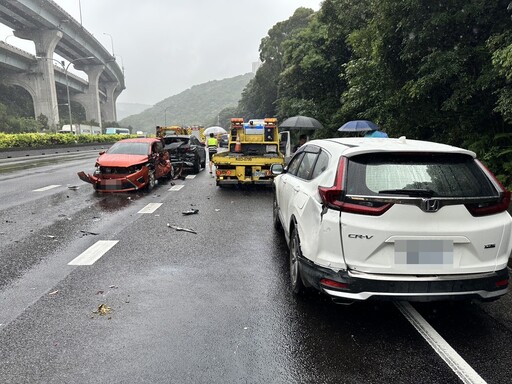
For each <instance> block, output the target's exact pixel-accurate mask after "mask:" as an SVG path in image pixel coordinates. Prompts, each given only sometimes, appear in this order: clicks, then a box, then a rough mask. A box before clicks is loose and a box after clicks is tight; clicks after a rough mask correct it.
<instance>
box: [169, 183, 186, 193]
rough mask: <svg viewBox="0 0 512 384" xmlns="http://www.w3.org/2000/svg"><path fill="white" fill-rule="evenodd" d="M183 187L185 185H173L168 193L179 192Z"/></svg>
mask: <svg viewBox="0 0 512 384" xmlns="http://www.w3.org/2000/svg"><path fill="white" fill-rule="evenodd" d="M184 186H185V184H181V185H173V186H172V187H171V189H169V191H179V190H180V189H181V188H183V187H184Z"/></svg>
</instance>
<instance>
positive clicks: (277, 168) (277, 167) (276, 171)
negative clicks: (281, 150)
mask: <svg viewBox="0 0 512 384" xmlns="http://www.w3.org/2000/svg"><path fill="white" fill-rule="evenodd" d="M270 172H271V173H272V175H274V176H277V175H280V174H281V173H283V172H284V167H283V166H282V165H281V164H272V165H271V166H270Z"/></svg>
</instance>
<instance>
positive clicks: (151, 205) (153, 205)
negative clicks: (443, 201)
mask: <svg viewBox="0 0 512 384" xmlns="http://www.w3.org/2000/svg"><path fill="white" fill-rule="evenodd" d="M161 205H162V203H149V204H148V205H146V206H145V207H144V208H142V209H141V210H140V211H139V212H137V213H153V212H155V211H156V210H157V209H158V208H160V206H161Z"/></svg>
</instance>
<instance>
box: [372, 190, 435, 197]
mask: <svg viewBox="0 0 512 384" xmlns="http://www.w3.org/2000/svg"><path fill="white" fill-rule="evenodd" d="M379 194H384V195H407V196H420V197H432V196H434V195H435V194H436V192H435V191H433V190H431V189H383V190H382V191H379Z"/></svg>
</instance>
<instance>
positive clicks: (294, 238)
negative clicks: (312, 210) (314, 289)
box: [289, 227, 306, 296]
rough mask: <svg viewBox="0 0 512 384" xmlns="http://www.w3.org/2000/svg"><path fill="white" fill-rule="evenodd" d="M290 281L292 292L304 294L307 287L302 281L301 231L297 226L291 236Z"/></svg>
mask: <svg viewBox="0 0 512 384" xmlns="http://www.w3.org/2000/svg"><path fill="white" fill-rule="evenodd" d="M289 248H290V283H291V289H292V293H293V294H294V295H297V296H300V295H303V294H304V293H305V291H306V287H305V286H304V283H303V281H302V276H301V272H300V264H299V257H300V256H301V255H302V252H301V250H300V240H299V233H298V232H297V227H295V228H293V231H292V235H291V237H290V247H289Z"/></svg>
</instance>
